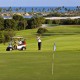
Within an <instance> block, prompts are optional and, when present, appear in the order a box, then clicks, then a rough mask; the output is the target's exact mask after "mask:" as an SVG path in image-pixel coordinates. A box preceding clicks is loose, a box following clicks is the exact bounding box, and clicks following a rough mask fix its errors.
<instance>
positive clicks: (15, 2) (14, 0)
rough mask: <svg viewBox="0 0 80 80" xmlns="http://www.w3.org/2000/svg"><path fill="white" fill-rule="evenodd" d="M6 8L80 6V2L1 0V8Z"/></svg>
mask: <svg viewBox="0 0 80 80" xmlns="http://www.w3.org/2000/svg"><path fill="white" fill-rule="evenodd" d="M6 6H11V7H13V6H16V7H17V6H19V7H22V6H31V7H32V6H33V7H34V6H80V0H0V7H6Z"/></svg>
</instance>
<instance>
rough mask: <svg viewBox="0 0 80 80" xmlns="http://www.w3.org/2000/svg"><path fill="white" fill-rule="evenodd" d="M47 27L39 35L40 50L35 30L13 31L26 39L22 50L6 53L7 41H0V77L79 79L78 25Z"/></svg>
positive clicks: (6, 79) (0, 79)
mask: <svg viewBox="0 0 80 80" xmlns="http://www.w3.org/2000/svg"><path fill="white" fill-rule="evenodd" d="M47 29H48V32H47V33H45V34H43V35H42V36H41V39H42V50H41V51H38V50H37V40H36V32H37V29H33V30H23V31H18V32H17V34H16V35H21V36H23V37H25V38H26V42H27V49H26V51H18V50H14V51H10V52H7V51H6V47H7V43H6V44H5V45H3V44H0V80H80V70H79V68H80V26H79V25H75V26H73V25H72V26H67V25H66V26H55V27H48V28H47ZM54 42H55V43H56V47H57V50H56V52H54V51H53V44H54ZM53 53H54V60H53ZM52 63H53V65H54V66H53V75H52Z"/></svg>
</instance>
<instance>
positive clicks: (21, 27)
mask: <svg viewBox="0 0 80 80" xmlns="http://www.w3.org/2000/svg"><path fill="white" fill-rule="evenodd" d="M27 25H28V24H27V20H26V19H24V20H22V21H19V22H18V26H17V30H25V29H26V26H27Z"/></svg>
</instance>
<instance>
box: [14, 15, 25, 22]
mask: <svg viewBox="0 0 80 80" xmlns="http://www.w3.org/2000/svg"><path fill="white" fill-rule="evenodd" d="M13 19H14V20H15V21H21V20H23V19H24V18H23V16H20V15H16V14H15V15H13Z"/></svg>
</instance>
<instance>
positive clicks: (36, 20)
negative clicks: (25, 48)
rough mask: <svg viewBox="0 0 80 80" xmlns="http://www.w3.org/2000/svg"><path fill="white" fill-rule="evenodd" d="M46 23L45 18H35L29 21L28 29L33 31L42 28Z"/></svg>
mask: <svg viewBox="0 0 80 80" xmlns="http://www.w3.org/2000/svg"><path fill="white" fill-rule="evenodd" d="M44 22H45V19H44V18H43V17H33V18H31V19H29V20H28V28H29V29H32V28H37V27H40V26H41V25H42V23H44Z"/></svg>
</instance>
